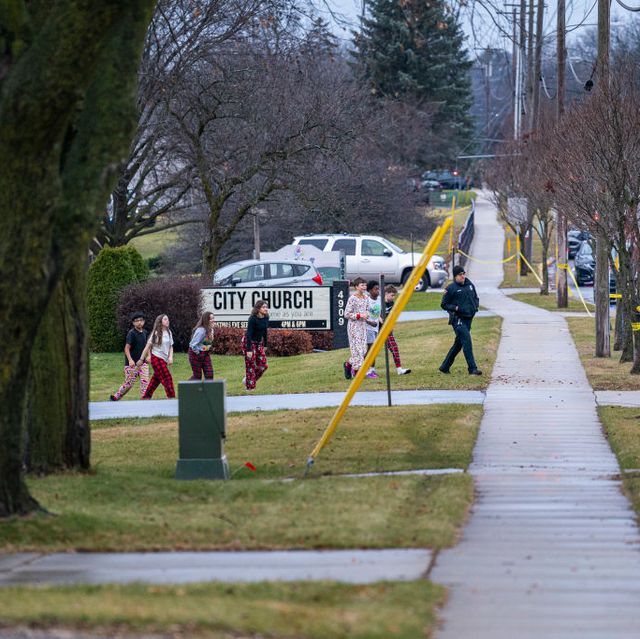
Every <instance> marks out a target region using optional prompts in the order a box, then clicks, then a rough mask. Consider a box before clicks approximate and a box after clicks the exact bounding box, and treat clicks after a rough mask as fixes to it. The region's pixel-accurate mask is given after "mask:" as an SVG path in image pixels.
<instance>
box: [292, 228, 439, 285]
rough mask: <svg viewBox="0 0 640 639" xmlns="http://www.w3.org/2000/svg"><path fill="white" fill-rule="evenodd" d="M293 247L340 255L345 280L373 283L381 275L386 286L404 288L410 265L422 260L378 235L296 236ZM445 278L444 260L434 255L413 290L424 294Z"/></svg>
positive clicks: (418, 255) (411, 266)
mask: <svg viewBox="0 0 640 639" xmlns="http://www.w3.org/2000/svg"><path fill="white" fill-rule="evenodd" d="M293 244H294V245H301V246H304V245H307V246H315V247H316V248H318V249H320V250H321V251H344V254H345V257H346V273H345V276H346V277H347V279H350V280H352V279H354V278H355V277H362V278H364V279H365V280H375V279H378V278H379V277H380V275H384V279H385V282H387V283H389V284H404V283H405V282H406V281H407V279H409V275H410V274H411V270H412V269H413V267H414V265H415V264H417V263H418V261H419V260H420V258H421V257H422V256H421V254H420V253H407V252H406V251H403V250H402V249H401V248H400V247H398V246H396V245H395V244H394V243H393V242H390V241H389V240H387V239H385V238H384V237H380V236H378V235H334V234H327V233H317V234H313V235H300V236H297V237H295V238H294V240H293ZM447 277H448V273H447V271H446V270H445V265H444V260H443V259H442V258H441V257H439V256H438V255H434V256H433V257H432V258H431V260H429V264H428V265H427V270H426V271H425V274H424V276H423V278H422V280H421V281H420V282H419V283H418V286H416V290H417V291H424V290H425V289H427V288H428V287H429V286H431V287H433V288H441V287H442V285H443V284H444V282H445V280H446V279H447Z"/></svg>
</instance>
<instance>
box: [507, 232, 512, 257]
mask: <svg viewBox="0 0 640 639" xmlns="http://www.w3.org/2000/svg"><path fill="white" fill-rule="evenodd" d="M507 253H508V254H509V255H511V236H510V235H507Z"/></svg>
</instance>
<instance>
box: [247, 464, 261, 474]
mask: <svg viewBox="0 0 640 639" xmlns="http://www.w3.org/2000/svg"><path fill="white" fill-rule="evenodd" d="M244 465H245V466H246V467H247V468H248V469H249V470H251V471H253V472H254V473H255V472H256V470H258V469H257V468H256V467H255V466H254V465H253V464H252V463H251V462H245V464H244Z"/></svg>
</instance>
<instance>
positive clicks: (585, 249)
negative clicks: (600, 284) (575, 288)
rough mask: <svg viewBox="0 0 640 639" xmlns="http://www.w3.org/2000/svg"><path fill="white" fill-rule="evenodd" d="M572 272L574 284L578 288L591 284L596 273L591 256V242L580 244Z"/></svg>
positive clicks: (593, 259) (592, 256)
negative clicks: (573, 273)
mask: <svg viewBox="0 0 640 639" xmlns="http://www.w3.org/2000/svg"><path fill="white" fill-rule="evenodd" d="M573 264H574V272H575V276H576V282H578V285H579V286H582V285H583V284H587V283H592V282H593V277H594V274H595V271H596V260H595V257H594V255H593V247H592V246H591V242H589V241H588V240H584V241H583V242H581V244H580V247H579V248H578V250H577V252H576V254H575V258H574V262H573Z"/></svg>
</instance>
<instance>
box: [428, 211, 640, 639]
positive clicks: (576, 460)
mask: <svg viewBox="0 0 640 639" xmlns="http://www.w3.org/2000/svg"><path fill="white" fill-rule="evenodd" d="M502 233H503V232H502V228H501V227H500V225H499V224H498V223H497V221H496V211H495V209H494V208H493V206H492V205H491V204H490V203H489V202H488V201H487V200H485V199H483V198H480V199H479V202H478V206H477V207H476V235H475V240H474V244H473V247H472V254H473V255H474V256H476V257H479V258H481V259H485V260H492V259H493V260H496V261H497V260H499V259H500V258H501V257H502V251H503V235H502ZM501 270H502V267H501V266H499V265H498V264H482V263H475V262H472V263H471V264H470V265H469V267H468V271H469V275H470V277H471V279H472V280H473V281H474V283H475V284H476V285H477V287H478V289H479V293H480V301H481V303H482V304H483V305H484V306H486V307H487V308H489V309H490V310H494V311H495V312H497V313H499V314H500V315H502V317H503V318H504V319H503V324H502V339H501V342H500V346H499V349H498V356H497V360H496V364H495V367H494V371H493V376H492V379H491V384H490V386H489V389H488V390H487V395H486V400H485V404H484V408H485V410H484V417H483V420H482V423H481V427H480V433H479V436H478V441H477V444H476V448H475V451H474V459H473V463H472V465H471V466H470V468H469V471H470V472H471V474H472V475H473V477H474V480H475V483H476V491H477V499H476V502H475V504H474V506H473V510H472V513H471V517H470V520H469V523H468V525H467V527H466V528H465V530H464V533H463V537H462V541H461V543H460V544H459V545H458V546H456V547H455V548H453V549H450V550H446V551H443V552H441V553H440V554H439V555H438V557H437V559H436V563H435V566H434V568H433V570H432V571H431V578H432V580H434V581H436V582H438V583H442V584H444V585H446V586H448V587H449V588H450V597H449V600H448V603H447V606H446V608H445V609H444V611H443V615H442V617H443V624H442V628H441V631H440V632H439V633H438V634H437V635H436V636H437V637H438V638H439V639H471V638H473V639H514V638H516V637H517V638H518V639H542V638H544V639H568V638H572V637H576V638H578V637H580V638H581V639H591V638H593V639H596V638H597V639H613V638H623V637H624V638H629V639H632V638H634V639H635V638H636V637H638V636H639V634H640V606H638V602H639V601H640V552H639V551H638V548H639V547H640V535H639V534H638V528H637V523H636V517H635V514H634V512H633V511H632V510H631V508H630V505H629V503H628V501H627V499H626V498H625V497H624V496H623V495H622V492H621V485H620V482H619V481H618V480H617V479H615V477H616V476H617V473H618V472H619V468H618V464H617V462H616V459H615V457H614V455H613V453H612V452H611V450H610V448H609V446H608V444H607V442H606V440H605V438H604V436H603V434H602V430H601V425H600V422H599V420H598V415H597V411H596V396H595V394H594V393H593V391H592V390H591V388H590V386H589V384H588V382H587V379H586V376H585V373H584V369H583V368H582V365H581V363H580V360H579V357H578V354H577V351H576V349H575V347H574V344H573V341H572V339H571V336H570V334H569V331H568V328H567V325H566V322H565V320H564V319H563V318H562V317H561V316H559V315H558V314H557V313H552V312H548V311H544V310H541V309H537V308H534V307H531V306H528V305H524V304H522V303H519V302H516V301H514V300H511V299H509V298H508V297H507V296H505V295H504V294H503V293H502V292H501V291H499V290H498V289H497V286H498V284H499V283H500V281H501V279H502V273H501Z"/></svg>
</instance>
